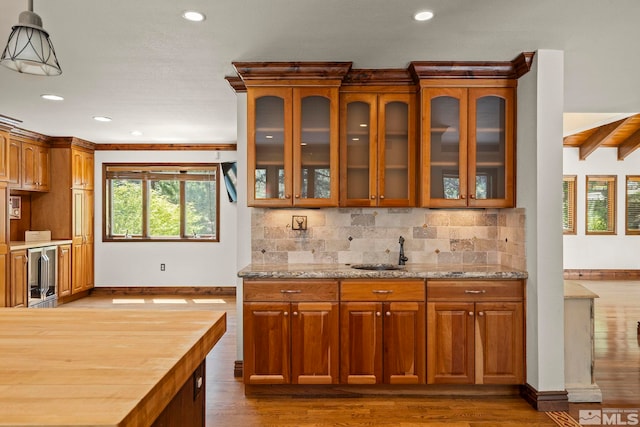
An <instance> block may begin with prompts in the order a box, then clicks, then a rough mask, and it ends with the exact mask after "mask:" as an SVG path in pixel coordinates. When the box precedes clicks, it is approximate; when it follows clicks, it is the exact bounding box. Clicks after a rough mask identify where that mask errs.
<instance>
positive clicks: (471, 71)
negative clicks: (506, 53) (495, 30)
mask: <svg viewBox="0 0 640 427" xmlns="http://www.w3.org/2000/svg"><path fill="white" fill-rule="evenodd" d="M534 55H535V52H523V53H521V54H519V55H518V56H517V57H515V58H514V59H513V60H512V61H413V62H411V65H410V66H409V71H410V72H411V75H413V76H414V78H415V79H416V80H423V79H439V78H447V79H519V78H520V77H522V76H523V75H525V74H526V73H528V72H529V70H530V69H531V63H532V61H533V56H534Z"/></svg>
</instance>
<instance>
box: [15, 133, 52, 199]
mask: <svg viewBox="0 0 640 427" xmlns="http://www.w3.org/2000/svg"><path fill="white" fill-rule="evenodd" d="M9 157H10V159H9V187H10V188H11V189H15V190H25V191H43V192H46V191H49V188H50V170H51V160H50V153H49V146H48V145H47V144H45V143H43V142H40V141H34V140H30V139H27V138H24V137H17V136H16V137H11V139H10V145H9Z"/></svg>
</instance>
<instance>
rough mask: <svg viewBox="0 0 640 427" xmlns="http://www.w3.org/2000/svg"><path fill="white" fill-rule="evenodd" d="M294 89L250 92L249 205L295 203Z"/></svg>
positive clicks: (262, 89) (253, 90)
mask: <svg viewBox="0 0 640 427" xmlns="http://www.w3.org/2000/svg"><path fill="white" fill-rule="evenodd" d="M291 93H292V90H291V89H290V88H255V89H252V90H251V91H249V93H248V98H247V99H248V115H247V119H248V120H247V122H248V123H247V128H248V140H249V141H248V150H247V160H248V161H247V165H248V167H249V176H248V178H249V180H248V183H249V189H248V190H249V191H248V204H249V206H288V205H290V204H291V177H290V174H291Z"/></svg>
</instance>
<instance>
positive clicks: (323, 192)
mask: <svg viewBox="0 0 640 427" xmlns="http://www.w3.org/2000/svg"><path fill="white" fill-rule="evenodd" d="M337 100H338V89H337V88H294V89H293V146H292V149H293V184H294V196H293V197H294V198H293V204H294V205H295V206H314V207H315V206H337V205H338V101H337Z"/></svg>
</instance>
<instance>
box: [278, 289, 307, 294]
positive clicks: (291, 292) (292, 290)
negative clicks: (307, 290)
mask: <svg viewBox="0 0 640 427" xmlns="http://www.w3.org/2000/svg"><path fill="white" fill-rule="evenodd" d="M280 293H281V294H301V293H302V291H301V290H299V289H280Z"/></svg>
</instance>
